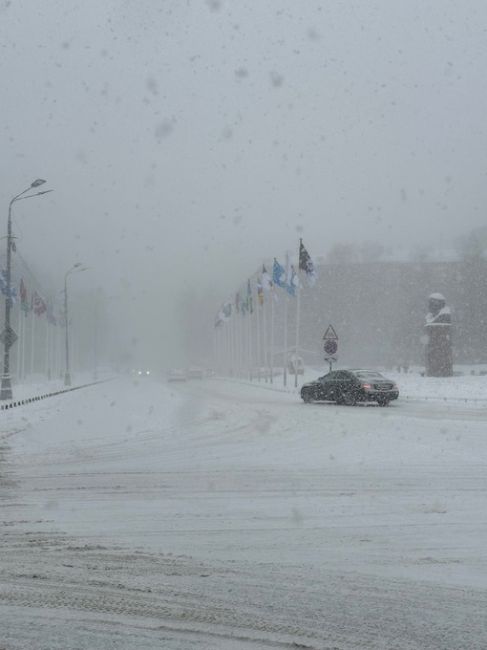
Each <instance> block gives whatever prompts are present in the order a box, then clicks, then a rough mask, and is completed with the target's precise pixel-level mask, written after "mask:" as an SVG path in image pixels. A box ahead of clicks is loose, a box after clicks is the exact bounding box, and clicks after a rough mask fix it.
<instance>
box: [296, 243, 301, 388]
mask: <svg viewBox="0 0 487 650" xmlns="http://www.w3.org/2000/svg"><path fill="white" fill-rule="evenodd" d="M302 243H303V240H302V239H300V240H299V250H298V270H297V278H298V286H297V287H296V291H297V296H296V358H295V361H294V388H297V387H298V358H299V329H300V326H301V277H300V270H299V253H300V251H301V246H302Z"/></svg>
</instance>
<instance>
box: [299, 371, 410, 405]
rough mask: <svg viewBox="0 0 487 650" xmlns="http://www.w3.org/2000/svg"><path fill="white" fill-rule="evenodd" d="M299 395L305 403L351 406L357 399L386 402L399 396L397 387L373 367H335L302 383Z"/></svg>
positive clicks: (382, 403)
mask: <svg viewBox="0 0 487 650" xmlns="http://www.w3.org/2000/svg"><path fill="white" fill-rule="evenodd" d="M301 397H302V399H303V401H304V402H307V403H308V402H313V401H316V400H323V401H330V402H336V403H337V404H347V405H349V406H353V405H354V404H357V402H377V403H378V404H379V406H387V405H388V404H389V402H391V401H392V400H394V399H397V398H398V397H399V390H398V388H397V386H396V384H395V383H394V382H393V381H391V380H390V379H386V377H384V376H383V375H381V374H380V373H379V372H376V371H375V370H334V371H332V372H329V373H328V374H327V375H324V376H323V377H319V378H318V379H317V380H316V381H311V382H309V383H308V384H303V386H302V388H301Z"/></svg>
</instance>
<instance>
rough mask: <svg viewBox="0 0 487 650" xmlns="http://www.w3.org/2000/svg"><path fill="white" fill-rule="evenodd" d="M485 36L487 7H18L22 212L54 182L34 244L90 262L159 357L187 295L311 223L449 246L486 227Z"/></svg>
mask: <svg viewBox="0 0 487 650" xmlns="http://www.w3.org/2000/svg"><path fill="white" fill-rule="evenodd" d="M486 28H487V6H486V5H485V2H482V1H481V0H478V1H474V0H470V1H467V2H464V3H461V6H460V3H458V2H454V1H448V0H437V1H425V0H421V1H415V0H380V1H375V2H374V1H372V0H364V1H361V2H359V1H353V0H349V1H348V2H325V1H323V0H321V1H320V0H314V1H307V0H306V1H304V0H303V1H302V2H296V0H266V1H265V2H264V1H262V2H258V1H257V0H255V1H254V2H250V1H243V0H220V1H219V0H208V1H206V0H187V1H185V0H166V1H165V0H144V1H142V2H141V1H137V2H136V1H135V0H130V1H122V0H120V1H118V2H117V1H115V0H103V2H100V1H99V0H83V1H79V2H75V1H73V0H57V1H56V0H44V1H43V2H42V3H39V2H35V1H34V0H10V1H9V0H0V74H1V80H2V102H1V118H2V119H1V125H0V126H1V131H0V134H1V135H0V137H1V141H0V142H1V152H2V155H1V156H0V165H1V182H0V201H1V204H2V205H3V206H4V214H5V217H6V214H7V206H8V201H9V200H10V198H11V197H12V196H13V195H14V194H16V193H18V192H19V191H21V190H22V189H24V187H26V186H27V185H28V184H29V183H30V182H31V180H33V179H34V178H37V177H38V176H41V177H43V178H46V179H47V180H48V181H49V187H52V188H54V189H55V193H53V194H51V195H48V196H46V197H43V198H40V199H39V200H32V201H25V202H23V203H19V204H18V205H17V206H16V208H15V222H16V234H17V235H18V236H19V241H18V246H19V249H20V250H21V251H22V255H23V256H24V257H25V258H26V259H27V260H28V261H29V262H30V263H32V265H33V266H34V267H35V268H37V269H42V272H43V273H45V274H46V277H48V278H49V279H50V281H51V282H53V283H56V282H58V283H59V284H60V283H61V280H62V275H63V273H64V271H65V270H66V268H68V267H69V266H70V265H72V263H73V262H74V261H78V260H80V261H82V262H83V263H85V264H86V265H88V266H89V267H90V273H85V274H83V276H80V277H79V278H77V280H76V282H79V286H80V288H81V287H88V286H90V285H93V286H102V287H103V288H104V289H105V290H106V292H107V294H116V295H118V296H120V300H119V301H118V303H116V302H114V306H113V309H116V310H118V313H119V316H120V321H121V326H123V327H124V328H125V329H126V331H127V334H129V333H130V334H134V333H135V335H136V336H138V337H140V338H142V339H145V340H146V346H145V350H146V353H147V351H148V350H154V345H160V346H161V350H162V352H161V354H163V350H164V349H166V347H168V346H166V347H165V340H166V338H167V337H171V338H172V334H173V332H174V331H175V321H176V320H177V317H176V305H177V301H178V298H179V297H180V295H181V293H182V292H184V291H185V290H186V289H187V288H188V287H190V288H192V289H193V290H194V291H196V292H199V291H201V292H202V291H205V290H206V288H207V287H208V286H210V285H211V286H213V287H215V286H220V287H221V291H222V298H223V297H225V293H227V292H228V293H233V290H234V289H235V288H236V285H237V284H239V283H240V282H242V281H244V280H245V278H246V277H247V275H248V274H250V273H251V272H253V271H254V269H255V268H256V267H257V265H258V264H259V263H260V262H261V261H262V259H264V258H269V257H273V256H274V255H278V256H279V255H282V253H283V252H284V251H285V250H286V249H290V248H292V247H295V246H296V241H297V237H298V236H299V234H301V233H302V236H303V237H304V238H305V241H306V243H307V246H308V249H309V250H310V252H311V253H312V254H313V255H315V256H321V255H324V254H325V253H326V251H327V250H328V249H329V248H330V247H331V246H332V245H333V244H334V243H336V242H341V241H352V242H357V243H361V242H363V241H365V240H376V241H380V242H381V243H382V244H384V245H391V244H394V245H399V244H401V245H403V246H404V245H406V246H407V245H412V246H416V245H418V244H419V243H421V242H426V243H431V242H433V241H434V240H439V242H440V245H442V246H447V245H448V244H449V242H450V240H452V239H454V238H455V237H458V236H459V235H461V234H464V233H465V232H466V231H467V230H468V229H470V228H473V227H475V226H479V225H483V224H484V205H485V199H486V194H487V189H486V182H485V179H486V171H487V147H486V126H485V125H486V120H485V115H486V114H487V111H486V108H487V107H486V84H487V77H486V75H485V70H486V69H487V52H486V49H487V45H486V43H487V40H486ZM215 308H216V306H215ZM176 325H177V323H176ZM169 347H173V346H169Z"/></svg>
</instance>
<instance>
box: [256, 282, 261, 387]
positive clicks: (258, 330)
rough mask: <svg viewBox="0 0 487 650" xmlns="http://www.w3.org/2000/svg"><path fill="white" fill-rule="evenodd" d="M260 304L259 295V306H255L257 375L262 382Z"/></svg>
mask: <svg viewBox="0 0 487 650" xmlns="http://www.w3.org/2000/svg"><path fill="white" fill-rule="evenodd" d="M260 308H261V305H260V302H259V294H258V293H257V304H256V305H255V318H256V328H255V336H256V339H257V341H256V342H257V346H256V347H257V350H256V353H257V364H256V365H257V375H258V380H259V381H260V366H261V358H260V352H261V350H260V348H261V345H260V343H261V341H260Z"/></svg>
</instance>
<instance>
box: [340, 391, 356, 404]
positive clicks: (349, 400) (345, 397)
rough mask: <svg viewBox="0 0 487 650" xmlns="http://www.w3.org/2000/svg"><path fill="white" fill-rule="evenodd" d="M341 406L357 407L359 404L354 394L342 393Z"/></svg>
mask: <svg viewBox="0 0 487 650" xmlns="http://www.w3.org/2000/svg"><path fill="white" fill-rule="evenodd" d="M340 400H341V401H340V402H339V403H340V404H345V406H355V404H356V403H357V398H356V397H355V395H354V394H353V393H342V395H341V396H340Z"/></svg>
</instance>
